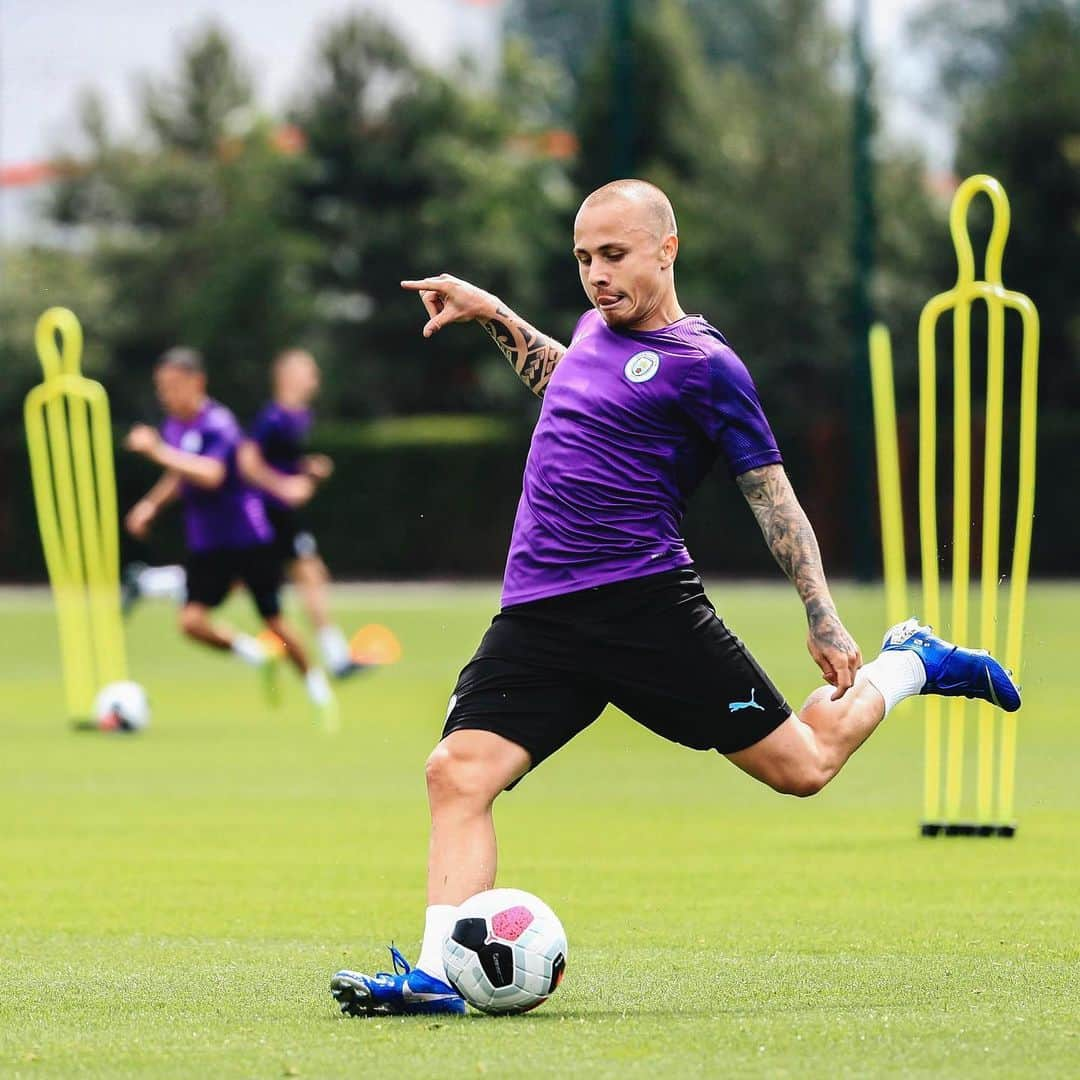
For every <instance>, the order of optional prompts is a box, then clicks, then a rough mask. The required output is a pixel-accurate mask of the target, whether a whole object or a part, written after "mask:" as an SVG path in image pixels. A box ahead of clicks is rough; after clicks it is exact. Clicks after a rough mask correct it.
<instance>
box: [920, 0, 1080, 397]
mask: <svg viewBox="0 0 1080 1080" xmlns="http://www.w3.org/2000/svg"><path fill="white" fill-rule="evenodd" d="M917 30H918V31H919V32H920V33H921V34H922V35H923V37H924V39H925V40H927V41H928V42H929V43H930V44H931V45H932V46H933V47H934V48H935V49H936V51H937V55H938V58H939V64H940V73H941V84H942V90H943V92H944V93H945V94H946V95H947V100H948V101H949V102H950V104H951V106H952V108H953V109H954V111H955V113H956V115H957V117H958V121H959V126H958V139H957V151H956V170H957V172H958V173H959V174H960V175H961V176H966V175H969V174H971V173H975V172H986V173H990V174H991V175H993V176H995V177H997V179H999V180H1000V181H1001V182H1002V184H1004V185H1005V190H1006V191H1007V192H1008V195H1009V201H1010V203H1011V206H1012V228H1011V231H1010V235H1009V240H1008V244H1007V246H1006V249H1005V266H1004V276H1005V281H1006V284H1008V285H1009V286H1011V287H1012V288H1014V289H1019V290H1021V291H1022V292H1026V293H1027V294H1028V295H1029V296H1031V298H1032V299H1033V300H1034V301H1035V303H1036V305H1037V306H1038V308H1039V314H1040V317H1041V323H1042V356H1043V358H1044V363H1043V364H1042V367H1041V370H1040V374H1039V381H1040V394H1041V397H1042V400H1043V402H1044V403H1046V405H1047V406H1048V407H1050V408H1052V409H1053V408H1056V409H1064V408H1066V407H1067V408H1072V409H1075V408H1076V407H1078V406H1080V313H1078V312H1080V309H1078V307H1077V297H1078V296H1080V227H1078V225H1077V223H1078V222H1080V62H1078V60H1077V58H1078V57H1080V3H1078V2H1077V0H1017V2H1013V3H1009V4H1004V3H988V4H984V5H978V6H976V7H974V8H967V7H965V8H964V9H963V11H956V10H953V9H952V7H951V6H950V5H939V6H937V7H935V8H934V9H932V10H931V11H930V12H929V13H928V14H927V15H926V16H925V18H924V19H922V20H921V21H920V23H919V24H918V26H917ZM973 224H975V225H976V226H977V228H978V229H979V231H980V232H981V236H982V239H983V240H985V238H986V235H987V229H988V226H989V220H988V216H987V215H986V213H985V207H984V206H981V207H979V214H978V219H977V221H976V215H975V214H974V213H973Z"/></svg>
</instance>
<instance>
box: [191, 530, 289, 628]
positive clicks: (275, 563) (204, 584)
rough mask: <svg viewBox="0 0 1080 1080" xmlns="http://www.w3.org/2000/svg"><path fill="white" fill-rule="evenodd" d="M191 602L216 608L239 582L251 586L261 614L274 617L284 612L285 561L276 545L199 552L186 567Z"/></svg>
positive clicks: (195, 553)
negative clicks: (282, 610) (282, 585)
mask: <svg viewBox="0 0 1080 1080" xmlns="http://www.w3.org/2000/svg"><path fill="white" fill-rule="evenodd" d="M184 569H185V570H186V571H187V601H188V603H189V604H205V605H206V606H207V607H211V608H215V607H217V606H218V604H220V603H221V601H222V600H224V599H225V597H226V596H228V595H229V590H230V589H231V588H232V587H233V585H234V584H235V583H236V582H237V581H241V582H243V583H244V585H245V586H246V587H247V590H248V592H249V593H251V598H252V599H253V600H254V601H255V606H256V607H257V608H258V609H259V614H260V615H262V616H263V618H272V617H273V616H275V615H279V614H280V613H281V601H280V599H279V597H278V591H279V590H280V588H281V560H280V559H279V558H278V556H277V553H276V552H275V551H274V546H273V544H257V545H255V546H254V547H246V548H228V549H227V548H220V549H218V550H216V551H195V552H192V553H191V554H190V555H189V556H188V560H187V562H186V563H185V564H184Z"/></svg>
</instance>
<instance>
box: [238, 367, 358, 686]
mask: <svg viewBox="0 0 1080 1080" xmlns="http://www.w3.org/2000/svg"><path fill="white" fill-rule="evenodd" d="M271 383H272V390H273V400H271V401H269V402H268V403H267V404H266V405H264V406H263V408H262V409H261V410H260V411H259V414H258V415H257V416H256V418H255V423H254V424H253V425H252V427H251V431H250V434H249V438H248V439H246V440H245V441H244V443H243V444H242V445H241V447H240V450H239V455H238V462H239V466H240V471H241V472H242V474H243V475H244V477H245V478H246V479H247V480H249V481H250V482H251V483H253V484H255V485H257V486H258V487H259V488H261V489H262V490H263V492H264V493H265V502H266V512H267V516H268V517H269V519H270V523H271V525H272V526H273V528H274V533H275V540H274V543H275V547H276V550H277V553H278V557H279V558H280V559H281V561H282V563H283V564H284V566H285V567H286V568H287V570H288V573H289V576H290V577H291V578H292V581H293V584H295V585H296V588H297V590H298V591H299V593H300V600H301V602H302V604H303V606H304V611H305V613H306V614H307V617H308V620H309V621H310V623H311V627H312V629H313V630H314V631H315V636H316V639H317V640H318V643H319V650H320V651H321V653H322V657H323V662H324V663H325V664H326V667H327V669H328V670H329V671H330V673H331V674H332V675H334V676H335V677H336V678H344V677H345V676H347V675H351V674H353V673H354V672H356V671H359V670H361V668H362V667H363V665H362V664H359V663H357V662H356V661H354V660H353V659H352V657H351V656H350V655H349V645H348V642H347V641H346V640H345V635H344V634H343V633H342V631H341V629H340V627H338V626H337V625H336V624H335V623H334V622H333V621H332V620H331V618H330V604H329V597H328V592H329V590H328V587H327V586H328V585H329V582H330V574H329V572H328V570H327V569H326V563H325V562H323V560H322V557H321V556H320V555H319V548H318V544H317V543H316V541H315V537H314V535H313V534H312V532H311V530H310V529H309V528H308V527H307V524H306V522H305V521H304V519H303V515H302V512H301V509H300V508H301V507H302V506H304V505H305V504H306V503H307V501H308V499H310V497H311V495H312V494H314V492H315V486H316V485H317V484H319V483H321V482H322V481H324V480H327V479H329V477H330V475H331V474H332V473H333V471H334V463H333V462H332V461H331V460H330V458H328V457H327V456H326V455H325V454H308V453H305V449H306V446H307V439H308V433H309V431H310V430H311V422H312V414H311V403H312V401H313V400H314V399H315V396H316V394H318V392H319V384H320V374H319V365H318V364H317V363H316V362H315V358H314V357H313V356H312V355H311V353H309V352H306V351H304V350H303V349H288V350H286V351H285V352H283V353H281V354H280V355H279V356H278V357H277V358H276V359H275V360H274V365H273V368H272V371H271ZM298 479H306V480H307V481H308V482H309V485H310V486H309V487H308V488H305V489H300V490H295V491H294V490H290V488H289V487H288V486H287V485H288V484H290V483H293V484H295V482H296V481H297V480H298Z"/></svg>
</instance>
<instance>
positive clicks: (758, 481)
mask: <svg viewBox="0 0 1080 1080" xmlns="http://www.w3.org/2000/svg"><path fill="white" fill-rule="evenodd" d="M735 482H736V484H738V486H739V490H740V491H741V492H742V493H743V495H744V496H746V501H747V502H748V503H749V504H750V509H751V510H753V512H754V517H755V518H757V523H758V525H759V526H760V527H761V532H762V534H763V535H764V537H765V543H766V544H768V545H769V550H770V551H771V552H772V553H773V558H774V559H776V561H777V563H779V564H780V568H781V569H782V570H783V571H784V573H785V574H787V576H788V578H789V579H790V580H791V583H792V584H793V585H794V586H795V588H796V589H797V590H798V592H799V596H800V597H801V598H802V601H803V603H804V604H805V605H806V615H807V618H808V619H809V621H810V625H811V627H813V626H814V625H815V623H817V622H818V621H819V620H821V619H822V618H824V617H827V616H828V617H835V615H836V609H835V607H834V606H833V602H832V597H831V596H830V595H829V586H828V584H827V583H826V581H825V571H824V570H823V569H822V566H821V552H820V550H819V549H818V542H817V537H816V536H815V535H814V530H813V528H812V527H811V525H810V522H809V520H808V519H807V517H806V514H805V513H804V512H803V508H802V507H801V506H800V505H799V500H798V499H797V498H796V497H795V492H794V491H793V490H792V487H791V481H790V480H788V478H787V474H786V473H785V472H784V469H783V466H781V465H765V466H763V467H762V468H760V469H751V470H750V471H749V472H746V473H743V474H742V476H740V477H738V478H737V480H736V481H735Z"/></svg>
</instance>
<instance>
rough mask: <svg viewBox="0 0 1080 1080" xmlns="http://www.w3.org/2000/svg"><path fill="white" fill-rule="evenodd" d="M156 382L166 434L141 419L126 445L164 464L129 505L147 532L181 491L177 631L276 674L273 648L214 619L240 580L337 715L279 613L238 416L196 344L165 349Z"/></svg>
mask: <svg viewBox="0 0 1080 1080" xmlns="http://www.w3.org/2000/svg"><path fill="white" fill-rule="evenodd" d="M154 388H155V390H156V392H157V396H158V400H159V401H160V402H161V406H162V408H163V409H164V411H165V413H166V419H165V422H164V423H163V424H162V426H161V430H160V432H158V431H157V430H155V429H154V428H153V427H150V426H149V425H148V424H136V425H135V427H133V428H132V429H131V431H130V433H129V434H128V436H127V438H126V439H125V441H124V445H125V447H126V448H127V449H128V450H131V451H133V452H134V453H137V454H142V455H143V456H144V457H145V458H147V459H148V460H150V461H152V462H154V464H156V465H160V466H161V467H162V468H163V469H164V470H165V471H164V473H163V474H162V476H161V479H160V480H158V482H157V483H156V484H155V485H154V486H153V487H152V488H151V489H150V491H148V492H147V493H146V495H144V496H143V497H142V498H141V499H140V500H139V501H138V502H137V503H136V504H135V505H134V506H133V507H132V508H131V510H130V511H129V512H128V514H127V517H126V519H125V526H126V528H127V530H128V532H130V533H131V534H132V535H133V536H135V537H137V538H139V539H144V538H145V537H146V536H147V534H148V532H149V530H150V527H151V525H152V524H153V522H154V521H155V519H156V518H157V516H158V514H159V513H160V512H161V511H162V509H164V507H166V506H167V505H169V504H170V503H172V502H174V501H175V500H177V499H180V500H181V501H182V503H183V509H184V533H185V542H186V546H187V549H188V558H187V562H186V564H185V567H184V570H185V576H186V599H185V601H184V604H183V606H182V607H181V609H180V617H179V622H180V628H181V630H182V631H183V632H184V633H185V634H186V635H187V636H188V637H190V638H193V639H194V640H196V641H199V642H202V643H203V644H205V645H209V646H210V647H211V648H215V649H222V650H231V651H232V652H233V653H234V654H235V655H236V656H238V657H240V659H242V660H244V661H246V662H247V663H249V664H252V665H254V666H255V667H257V668H260V669H261V670H262V671H263V672H264V673H266V674H267V676H270V675H271V674H272V673H273V670H274V667H275V656H274V654H273V651H272V650H271V649H269V648H268V647H267V646H266V645H265V644H264V643H263V642H262V641H260V640H259V639H258V638H254V637H252V636H250V635H248V634H243V633H240V632H238V631H236V630H232V629H231V628H229V627H227V626H224V625H222V624H220V623H214V622H213V621H212V620H211V618H210V613H211V611H212V610H213V609H214V608H216V607H217V606H218V605H219V604H220V603H221V602H222V601H223V600H224V599H225V597H226V596H227V595H228V594H229V592H230V590H231V589H232V586H233V584H234V582H237V581H240V582H243V584H244V585H245V587H246V588H247V590H248V592H249V593H250V594H251V597H252V599H253V600H254V602H255V606H256V608H257V610H258V612H259V615H260V616H261V618H262V620H263V622H264V624H265V626H266V628H267V629H268V630H269V631H271V633H272V634H273V635H274V639H276V640H277V641H279V642H280V643H281V645H282V646H283V647H284V650H285V654H286V655H287V656H288V657H289V659H290V660H291V661H292V663H293V665H294V666H295V667H296V669H297V670H298V671H299V672H300V673H301V675H302V676H303V677H304V682H305V685H306V687H307V692H308V696H309V697H310V698H311V700H312V702H313V703H314V704H315V706H316V707H317V708H318V709H319V710H320V712H321V713H322V715H323V718H324V719H325V720H326V721H328V722H331V721H332V711H333V705H334V701H333V694H332V693H331V691H330V686H329V683H328V682H327V679H326V674H325V673H324V672H323V671H322V670H321V669H319V668H315V667H312V666H310V665H309V663H308V660H307V656H306V654H305V652H304V649H303V646H302V645H301V644H300V642H299V640H298V639H297V637H296V634H295V633H294V632H293V630H292V629H291V627H290V626H289V625H288V623H286V621H285V620H284V619H283V618H282V615H281V604H280V599H279V591H280V587H281V564H280V560H279V559H278V557H277V553H276V551H275V548H274V544H273V541H274V530H273V526H272V525H271V524H270V522H269V520H268V518H267V515H266V508H265V506H264V504H263V497H262V495H261V494H260V493H259V492H257V491H255V490H254V489H253V488H252V487H251V486H250V485H249V484H248V483H247V482H246V481H245V480H244V479H243V477H241V476H240V474H239V470H238V467H237V460H236V459H237V451H238V450H239V447H240V444H241V442H242V440H243V434H242V432H241V429H240V426H239V424H237V422H236V418H235V417H234V416H233V414H232V412H230V411H229V409H227V408H226V407H225V406H224V405H222V404H220V403H219V402H217V401H214V400H213V399H212V398H210V397H208V396H207V393H206V372H205V369H204V366H203V360H202V356H201V355H200V354H199V353H198V352H197V351H195V350H194V349H187V348H182V347H178V348H173V349H170V350H169V351H168V352H166V353H165V354H164V355H163V356H162V357H161V359H160V360H159V361H158V365H157V367H156V368H155V369H154ZM310 487H311V481H309V480H307V479H306V478H304V477H291V478H286V482H285V483H283V484H282V485H280V486H279V491H280V493H281V494H291V495H292V496H293V497H294V498H297V499H298V500H299V499H301V498H303V497H304V496H305V495H306V494H309V489H310Z"/></svg>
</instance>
